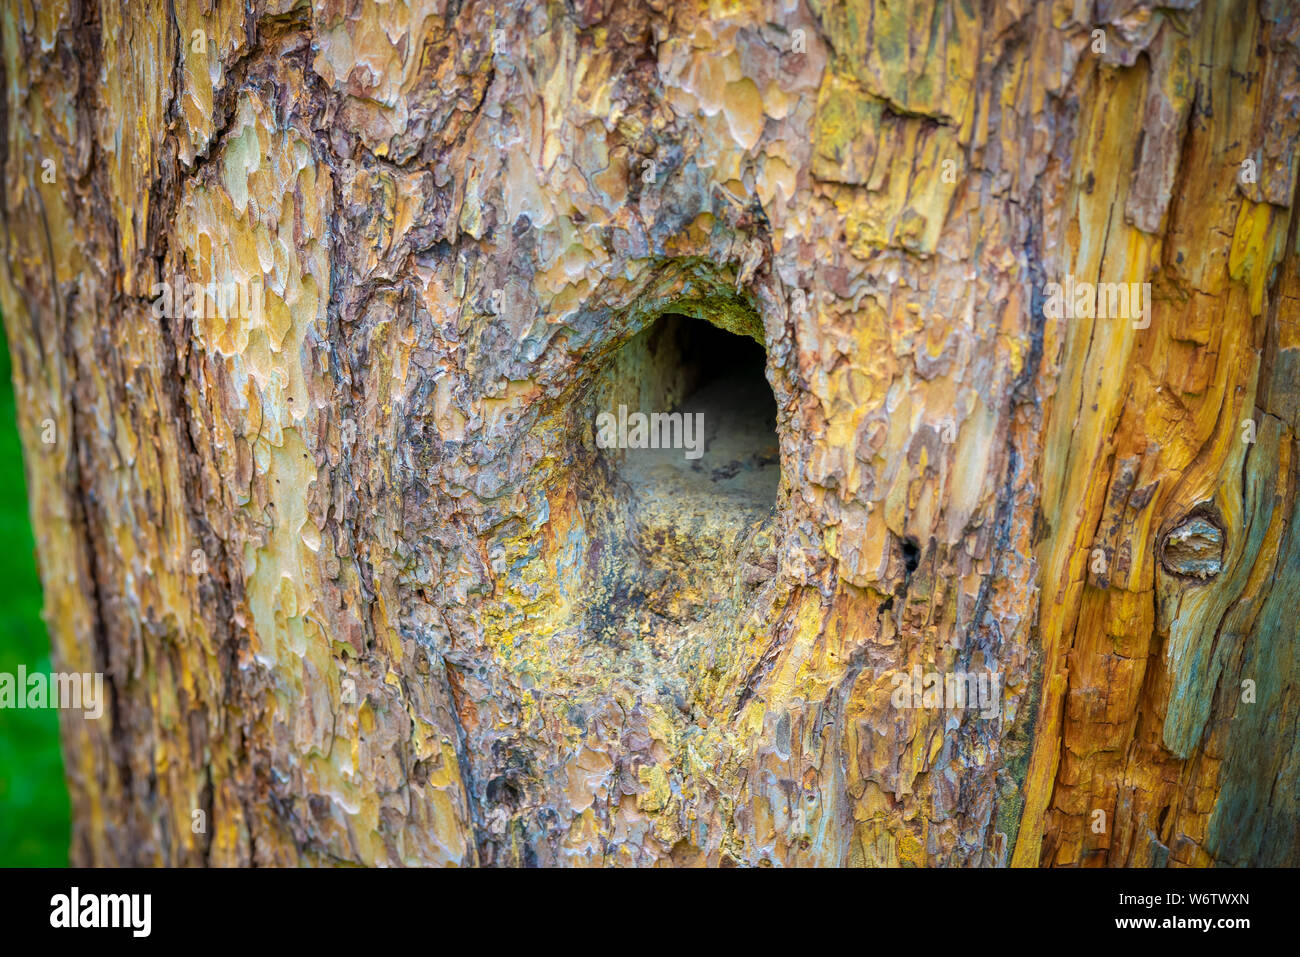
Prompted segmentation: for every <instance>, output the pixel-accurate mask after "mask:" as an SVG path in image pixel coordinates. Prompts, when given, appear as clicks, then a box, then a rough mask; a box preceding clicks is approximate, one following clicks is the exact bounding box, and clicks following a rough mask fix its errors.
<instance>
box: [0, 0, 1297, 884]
mask: <svg viewBox="0 0 1300 957" xmlns="http://www.w3.org/2000/svg"><path fill="white" fill-rule="evenodd" d="M1076 8H1078V9H1076ZM1090 8H1095V9H1090ZM3 30H4V34H3V37H4V43H3V52H4V55H3V69H4V76H3V81H4V82H3V88H4V92H5V101H4V102H5V106H4V110H5V112H4V115H3V124H2V125H3V131H4V137H3V142H4V149H3V152H2V153H0V164H2V168H3V171H4V186H5V192H4V203H3V215H4V224H3V226H4V237H5V242H6V247H7V257H6V259H7V270H6V273H5V276H4V278H3V281H0V307H2V308H3V311H4V318H5V323H6V329H7V332H8V334H9V340H10V343H11V348H12V350H13V355H14V369H15V372H14V377H15V388H16V390H17V392H16V394H17V396H18V399H19V403H20V409H21V412H20V417H21V422H20V427H21V429H22V432H23V435H24V441H25V447H26V451H27V466H28V474H29V487H30V488H31V490H32V492H31V494H32V505H31V507H32V516H33V521H34V524H35V527H36V534H37V538H38V542H39V549H40V559H41V571H42V579H43V582H44V586H45V596H46V614H47V620H48V623H49V627H50V632H51V638H52V642H53V645H54V653H55V658H56V662H57V667H60V668H63V669H66V670H77V671H96V670H98V671H103V672H104V673H105V674H106V676H107V678H108V684H109V689H110V696H111V707H110V708H109V710H108V712H107V713H106V714H105V716H104V718H102V719H101V720H99V721H87V720H83V719H81V718H80V717H79V716H76V715H74V714H72V713H65V714H64V716H63V736H64V741H63V745H64V750H65V754H66V756H67V765H68V773H69V777H70V783H71V788H72V799H73V807H74V814H75V818H76V825H75V835H74V848H73V853H74V859H75V860H76V861H77V862H78V863H83V864H92V863H93V864H132V863H137V864H155V863H177V864H181V863H183V864H197V863H210V864H217V865H231V864H246V863H251V862H257V863H262V864H272V863H274V864H295V863H332V862H358V863H385V864H435V863H454V864H518V863H538V864H602V863H603V864H700V863H704V864H722V863H741V864H763V863H773V864H787V865H800V864H855V865H905V866H917V865H986V866H987V865H1002V864H1012V863H1014V864H1018V865H1025V866H1034V865H1039V864H1043V865H1075V864H1082V865H1101V864H1109V865H1124V864H1134V865H1137V864H1143V865H1147V864H1152V865H1164V864H1169V865H1174V864H1187V865H1208V864H1212V863H1225V864H1247V863H1254V864H1281V863H1290V864H1295V863H1300V835H1298V834H1297V830H1296V829H1297V827H1298V826H1300V825H1298V824H1297V822H1298V821H1300V814H1298V813H1297V812H1298V811H1300V808H1298V807H1297V801H1298V800H1300V797H1298V796H1297V787H1298V783H1300V768H1298V767H1297V762H1298V761H1300V747H1297V743H1296V739H1295V734H1294V728H1295V725H1296V719H1297V713H1298V707H1300V701H1298V700H1297V699H1298V696H1300V681H1297V680H1296V678H1297V677H1300V661H1297V652H1296V645H1295V640H1294V639H1295V626H1294V623H1293V622H1294V618H1293V615H1292V613H1291V612H1292V609H1293V608H1294V607H1295V605H1296V603H1297V600H1298V599H1300V528H1297V521H1300V520H1298V519H1297V517H1296V515H1297V512H1296V509H1295V497H1296V490H1297V477H1298V476H1300V458H1298V456H1297V449H1296V431H1297V428H1300V388H1298V387H1297V371H1298V366H1300V358H1298V357H1300V335H1298V334H1297V329H1298V328H1300V323H1298V322H1297V309H1296V302H1297V301H1298V300H1300V268H1298V266H1300V260H1298V259H1297V237H1296V234H1295V226H1294V223H1293V220H1292V207H1293V201H1294V194H1295V180H1296V166H1295V145H1296V138H1297V132H1298V131H1300V115H1298V111H1300V108H1298V107H1297V104H1300V96H1297V94H1298V93H1300V77H1298V76H1297V71H1300V51H1298V50H1297V37H1298V35H1300V13H1298V12H1297V11H1296V10H1294V9H1293V8H1292V7H1291V6H1290V5H1289V4H1287V3H1286V2H1284V0H1202V2H1199V3H1198V2H1196V0H1180V2H1177V3H1169V2H1167V3H1165V4H1164V5H1160V6H1159V7H1157V5H1155V4H1154V3H1150V2H1141V0H1117V2H1107V3H1099V4H1095V5H1090V4H1072V3H1066V2H1042V3H1033V2H1028V0H1026V2H1019V3H1005V2H992V0H988V2H974V0H970V2H963V0H915V2H912V3H892V2H891V3H886V2H885V0H851V2H837V3H830V2H823V0H808V2H807V3H806V4H805V3H802V2H798V0H789V2H787V0H779V2H778V0H773V2H735V3H728V4H710V5H688V4H675V3H669V2H665V0H643V2H631V3H611V2H605V0H572V2H566V3H560V2H556V3H550V4H546V5H536V4H525V3H517V2H506V0H501V2H497V3H490V2H476V0H465V2H463V3H452V2H449V0H405V2H400V3H382V4H381V3H376V2H372V0H358V2H350V3H346V4H345V3H338V2H328V3H319V4H311V5H309V4H306V3H296V2H292V0H254V2H252V3H249V4H247V5H245V4H244V3H233V2H228V0H212V2H211V3H209V4H204V5H197V4H196V5H189V4H179V5H178V4H176V3H174V2H171V0H168V2H162V0H138V2H137V0H130V2H117V3H107V4H102V3H98V2H90V3H83V2H72V3H68V2H50V3H40V4H35V5H33V4H20V3H17V2H16V0H11V2H9V3H7V4H6V9H5V17H4V24H3ZM47 160H49V161H50V162H48V163H47V162H46V161H47ZM178 277H179V279H178ZM164 282H166V283H170V284H171V285H172V286H177V285H179V286H181V287H182V288H184V287H185V285H186V284H187V283H195V284H207V283H214V284H217V285H216V286H215V287H214V291H213V293H212V294H210V295H209V296H208V297H207V298H208V300H209V301H207V303H206V306H205V307H204V308H202V309H200V310H196V311H195V312H194V313H191V312H190V311H189V310H188V309H187V308H183V307H175V304H174V303H173V308H167V307H166V306H165V305H163V306H159V294H160V288H159V287H158V286H157V285H156V284H159V283H164ZM227 283H230V284H233V285H232V286H231V287H230V288H231V289H233V290H236V291H237V292H238V293H242V294H243V295H244V297H245V298H246V300H247V301H248V306H249V307H248V308H247V309H244V308H240V306H239V297H238V295H236V296H234V297H233V298H232V301H231V303H230V304H231V305H232V307H233V308H232V309H227V310H225V314H222V312H221V310H219V309H218V308H217V304H216V303H214V302H212V301H210V300H211V299H219V298H220V292H221V289H222V287H223V285H224V284H227ZM1084 283H1092V284H1097V283H1102V284H1110V285H1112V286H1113V287H1114V288H1112V289H1111V290H1109V291H1110V292H1111V293H1113V294H1114V297H1115V298H1114V300H1113V301H1111V302H1108V301H1107V299H1106V296H1105V295H1104V294H1103V295H1102V296H1101V297H1100V302H1101V304H1102V313H1103V314H1104V315H1102V316H1101V317H1098V314H1097V310H1096V309H1095V308H1094V309H1085V308H1080V307H1079V306H1080V303H1082V302H1083V300H1080V301H1078V302H1076V300H1075V299H1074V297H1073V296H1072V295H1071V296H1069V297H1068V301H1067V297H1066V295H1065V294H1064V293H1062V294H1059V295H1054V291H1055V292H1056V293H1060V292H1061V289H1066V290H1076V289H1077V288H1078V285H1079V284H1084ZM1144 283H1150V286H1149V288H1148V289H1144V288H1143V285H1142V284H1144ZM1118 284H1124V286H1123V289H1122V290H1121V289H1120V287H1119V285H1118ZM1129 284H1135V285H1134V286H1133V287H1130V286H1129ZM1058 287H1060V288H1058ZM1121 291H1122V292H1123V293H1124V297H1123V299H1121V298H1120V297H1119V293H1120V292H1121ZM1130 291H1131V292H1132V293H1133V295H1132V296H1130V295H1129V294H1130ZM1139 295H1140V296H1141V299H1140V302H1141V304H1142V307H1141V308H1139V307H1138V302H1139V300H1138V298H1137V296H1139ZM1085 299H1087V300H1088V303H1090V304H1092V305H1094V306H1095V305H1097V302H1095V301H1093V300H1092V299H1090V298H1089V297H1086V296H1085ZM183 301H184V300H183ZM1116 303H1119V304H1120V312H1121V313H1122V314H1121V315H1119V316H1118V317H1116V316H1113V313H1108V309H1109V308H1110V306H1114V305H1115V304H1116ZM185 304H186V306H188V305H189V303H188V302H186V303H185ZM159 312H162V313H164V314H163V315H159V314H158V313H159ZM232 312H233V314H231V313H232ZM669 314H672V315H681V316H685V317H688V319H689V321H693V322H710V323H712V324H714V325H716V326H718V327H720V328H722V329H725V330H727V331H729V332H730V333H735V334H737V335H740V336H747V337H749V338H751V339H753V340H755V341H758V342H760V343H761V344H762V346H763V348H764V350H765V355H766V381H767V383H768V386H769V387H770V390H771V393H772V396H773V398H774V400H775V405H776V429H775V442H774V444H776V445H778V446H779V448H778V452H779V455H776V454H770V453H768V452H766V451H764V450H761V449H757V448H756V449H755V453H754V456H753V457H752V459H747V460H746V461H745V463H741V464H740V465H737V464H736V463H732V466H733V467H732V468H727V469H722V470H720V471H719V472H717V473H716V474H714V475H713V477H712V478H708V479H707V481H697V480H698V476H697V475H695V474H693V473H691V472H690V470H689V469H688V468H685V467H684V468H683V469H681V470H679V471H673V469H674V468H676V467H675V466H673V465H672V464H671V463H668V464H666V465H664V467H665V468H667V471H664V470H663V469H660V468H659V465H661V464H664V463H659V464H654V466H653V468H652V467H651V465H647V464H646V463H647V461H648V460H645V459H640V460H637V461H638V462H639V463H641V464H640V465H628V462H630V461H631V459H632V456H631V455H630V454H629V455H628V456H621V455H618V454H613V453H611V454H605V453H603V452H601V451H600V450H599V449H598V448H597V446H596V444H595V443H594V441H593V434H594V430H595V423H594V418H595V415H596V414H597V413H598V412H599V411H600V410H601V409H604V408H607V407H611V408H612V407H616V406H617V405H618V404H619V401H621V399H622V398H624V397H626V398H627V399H628V402H629V403H631V402H632V401H633V399H635V401H638V402H641V401H655V402H663V403H664V404H668V403H669V402H670V401H675V397H680V396H681V395H683V394H685V392H686V391H688V389H687V386H686V384H685V383H686V382H687V380H688V379H690V378H691V376H693V375H695V373H694V372H692V371H691V370H690V369H689V368H687V366H686V365H685V364H682V363H680V362H679V361H678V360H679V355H678V353H677V352H673V351H672V350H673V349H679V348H682V347H681V346H680V344H678V345H673V344H672V343H670V342H668V338H667V334H666V333H664V332H663V331H662V330H663V329H664V328H667V326H665V325H664V324H663V322H662V321H661V317H663V316H665V315H669ZM673 321H676V320H673ZM656 323H659V325H656ZM656 329H657V330H659V331H656ZM656 337H657V338H656ZM725 400H726V396H725V395H723V396H722V397H721V398H720V399H719V400H718V401H719V402H721V404H713V405H709V406H708V408H709V410H710V411H709V412H708V413H706V415H707V416H713V415H715V414H719V412H720V414H721V415H722V416H723V418H724V420H725V421H724V422H723V423H722V424H721V427H722V428H724V429H725V428H726V427H727V426H728V424H730V425H732V426H733V427H735V429H736V431H734V432H733V433H730V434H729V435H728V436H727V438H728V439H729V440H732V441H734V442H739V439H738V438H737V435H739V433H740V432H741V431H744V434H745V435H746V436H748V435H750V434H751V431H753V433H754V434H757V431H761V429H760V425H759V424H755V423H759V422H760V419H761V417H759V418H754V417H748V418H747V417H745V416H746V414H747V413H748V412H750V411H753V409H752V408H749V406H748V405H747V406H746V407H745V408H740V407H737V406H736V404H735V403H732V404H731V405H728V404H727V403H726V401H725ZM701 401H703V400H701ZM710 401H711V402H712V401H713V400H712V399H711V400H710ZM757 404H761V403H757ZM732 415H734V416H735V420H734V421H733V420H732V419H731V418H729V416H732ZM742 419H743V421H744V422H745V423H747V424H746V425H745V427H744V429H743V430H742V429H740V427H739V425H737V423H739V422H741V421H742ZM709 421H712V419H711V418H710V419H709ZM751 427H752V428H751ZM51 432H52V435H53V439H54V440H53V441H52V442H49V443H47V442H44V441H43V440H42V439H43V433H45V434H50V433H51ZM745 441H749V440H748V439H746V440H745ZM718 448H719V449H720V450H722V446H721V445H719V447H718ZM723 451H725V450H723ZM723 451H719V452H718V454H723ZM726 454H731V452H726ZM736 454H739V453H736ZM777 458H779V471H780V482H779V490H778V491H777V493H776V500H775V508H774V509H767V507H766V504H767V502H768V499H765V498H764V497H763V496H764V495H768V494H770V490H769V489H768V487H767V486H765V485H764V484H763V482H764V480H763V479H762V476H763V475H765V474H770V473H768V472H764V469H768V468H769V467H774V465H775V459H777ZM652 464H653V463H652ZM625 466H626V467H625ZM742 466H743V469H744V470H746V471H745V473H744V474H743V475H741V477H740V479H739V480H735V475H736V474H738V473H737V472H736V471H735V469H736V468H740V467H742ZM638 468H642V471H637V469H638ZM719 476H721V477H719ZM706 478H707V476H706ZM714 479H716V481H714ZM733 480H734V481H733ZM719 483H721V484H719ZM727 483H731V484H730V485H728V484H727ZM719 489H721V490H724V491H726V490H730V492H735V495H734V496H733V497H731V498H727V497H725V496H723V495H721V492H717V490H719ZM715 492H717V494H716V495H715ZM730 492H728V494H730ZM742 500H743V501H742ZM737 503H741V504H737ZM914 669H915V672H916V673H931V672H934V673H940V674H959V675H965V674H976V675H983V674H987V673H988V672H989V671H990V670H991V671H993V672H996V673H997V674H998V675H999V676H1000V681H1001V685H1000V689H999V696H998V700H997V708H996V712H997V713H996V714H995V715H982V714H981V713H980V712H979V711H978V710H975V709H973V708H970V707H965V708H959V707H944V708H930V707H920V708H917V707H900V706H898V703H897V701H896V700H894V699H895V694H894V692H895V691H896V689H897V687H898V684H899V680H900V679H901V678H904V677H907V676H910V675H912V674H913V673H914ZM1247 681H1249V682H1253V683H1254V686H1253V698H1252V696H1251V695H1250V694H1243V682H1247ZM1247 698H1249V699H1251V700H1245V699H1247ZM196 812H202V814H196ZM1098 812H1102V813H1101V815H1099V814H1098ZM196 821H202V822H203V827H201V828H198V827H196V826H195V823H194V822H196ZM1099 822H1100V827H1099V826H1098V825H1099Z"/></svg>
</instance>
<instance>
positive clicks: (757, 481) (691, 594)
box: [571, 314, 781, 697]
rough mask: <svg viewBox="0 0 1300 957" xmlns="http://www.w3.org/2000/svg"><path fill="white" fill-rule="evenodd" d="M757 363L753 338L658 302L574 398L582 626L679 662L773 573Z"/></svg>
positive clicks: (773, 476) (763, 384)
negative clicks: (584, 577) (582, 546)
mask: <svg viewBox="0 0 1300 957" xmlns="http://www.w3.org/2000/svg"><path fill="white" fill-rule="evenodd" d="M765 365H766V353H765V352H764V349H763V347H762V346H761V345H759V344H758V343H757V342H755V341H754V340H753V339H751V338H748V337H746V336H740V335H736V334H734V333H731V332H728V331H726V330H723V329H720V328H718V327H717V326H714V325H712V324H711V323H709V322H707V321H705V320H702V319H695V318H689V317H686V316H681V315H676V314H667V315H664V316H661V317H660V318H659V319H658V320H657V321H656V322H655V323H653V324H652V325H651V326H650V327H648V328H647V329H645V330H643V331H642V332H640V333H638V334H637V335H636V336H634V337H633V338H632V339H630V340H629V341H628V342H627V343H626V344H625V345H623V346H622V347H621V348H620V349H619V350H618V351H617V352H616V353H615V354H614V355H613V356H612V357H611V358H610V360H609V362H608V363H607V364H606V366H605V367H604V369H602V371H601V372H600V374H599V375H598V376H597V378H596V380H595V381H594V382H593V384H592V386H591V388H590V389H589V390H588V392H587V394H586V396H585V397H584V398H583V399H581V400H580V401H579V402H578V403H577V405H576V406H575V407H574V409H573V413H572V414H573V416H574V418H573V419H572V420H571V421H572V423H573V425H572V427H573V429H574V439H575V444H574V446H573V449H574V455H575V462H574V468H573V471H572V474H573V475H574V477H575V480H576V482H577V485H578V489H579V497H580V499H581V501H582V503H583V504H582V510H583V513H584V516H585V525H586V527H587V529H588V534H589V535H590V543H591V547H590V549H589V551H588V563H589V565H588V567H589V569H590V572H591V573H592V575H593V578H592V579H590V580H588V583H587V586H586V588H585V601H584V605H585V607H586V624H585V626H584V630H585V631H586V632H587V633H588V634H589V635H593V636H596V637H599V638H601V639H603V640H606V641H616V642H618V643H620V644H624V645H626V647H627V648H628V649H629V650H630V649H633V648H642V649H643V650H644V651H646V652H647V653H651V654H653V655H654V656H655V657H660V656H666V657H676V658H677V660H678V661H679V663H680V662H681V661H682V660H683V658H682V656H689V655H690V650H691V648H693V647H694V648H698V649H704V648H705V647H707V646H708V645H709V644H710V643H711V642H712V641H713V640H714V639H716V637H717V636H718V635H719V634H722V633H725V632H729V631H730V630H732V629H734V627H735V622H736V618H737V617H738V615H739V613H740V612H739V610H740V608H741V607H742V606H743V605H744V604H745V603H746V602H747V601H748V599H749V597H750V596H752V595H753V594H754V591H755V590H756V589H759V588H761V587H763V585H764V584H765V583H766V582H768V581H770V580H771V579H772V578H773V577H774V575H775V571H776V563H775V559H774V555H773V547H772V524H773V516H774V514H775V505H776V501H777V491H778V488H779V486H780V476H781V465H780V451H779V449H780V447H779V442H778V439H777V432H776V422H777V410H776V400H775V398H774V397H773V394H772V389H771V387H770V386H769V385H768V382H767V379H766V376H765V374H764V369H765ZM709 622H712V624H710V623H709ZM638 654H639V653H638ZM679 690H680V691H683V692H685V689H679ZM687 696H688V697H689V694H688V695H687Z"/></svg>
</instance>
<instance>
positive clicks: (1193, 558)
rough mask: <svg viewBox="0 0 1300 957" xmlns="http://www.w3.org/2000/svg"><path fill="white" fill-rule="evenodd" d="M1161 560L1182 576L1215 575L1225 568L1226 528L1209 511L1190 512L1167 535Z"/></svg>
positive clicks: (1167, 568) (1203, 577)
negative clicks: (1193, 513) (1218, 523)
mask: <svg viewBox="0 0 1300 957" xmlns="http://www.w3.org/2000/svg"><path fill="white" fill-rule="evenodd" d="M1160 562H1161V564H1162V565H1164V567H1165V571H1167V572H1169V574H1171V575H1177V576H1179V577H1180V578H1190V579H1193V580H1195V581H1208V580H1209V579H1211V578H1214V577H1215V576H1216V575H1218V574H1219V572H1221V571H1222V570H1223V529H1221V528H1220V527H1219V526H1218V525H1216V524H1215V523H1214V522H1213V521H1212V520H1211V519H1210V517H1209V516H1207V515H1203V514H1195V515H1190V516H1188V517H1187V518H1185V519H1183V521H1182V522H1181V523H1180V524H1179V525H1178V526H1177V527H1175V528H1174V529H1173V530H1172V531H1170V532H1169V534H1168V535H1166V536H1165V542H1164V547H1163V548H1162V549H1161V551H1160Z"/></svg>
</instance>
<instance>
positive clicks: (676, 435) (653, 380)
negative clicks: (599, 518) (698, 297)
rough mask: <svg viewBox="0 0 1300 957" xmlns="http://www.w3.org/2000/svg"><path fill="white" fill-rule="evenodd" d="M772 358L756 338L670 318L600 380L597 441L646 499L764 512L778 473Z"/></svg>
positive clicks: (733, 514)
mask: <svg viewBox="0 0 1300 957" xmlns="http://www.w3.org/2000/svg"><path fill="white" fill-rule="evenodd" d="M765 364H766V354H765V353H764V351H763V347H762V346H760V345H759V344H758V343H756V342H754V341H753V340H752V339H749V338H747V337H744V336H738V335H735V334H733V333H730V332H727V331H725V330H723V329H719V328H718V327H717V326H714V325H712V324H711V323H708V322H705V321H703V320H700V319H691V318H687V317H685V316H679V315H673V314H669V315H666V316H663V317H662V318H661V319H660V320H659V321H658V322H656V323H655V324H654V326H652V327H651V328H650V329H649V330H647V331H646V332H643V333H642V334H640V335H638V336H636V337H635V338H633V339H632V341H631V342H629V343H628V344H627V345H626V346H624V347H623V349H622V350H621V351H620V353H619V354H618V356H617V357H616V359H615V361H614V363H613V364H612V366H611V367H610V369H609V370H608V371H607V373H606V375H605V377H604V378H603V380H602V382H601V383H600V385H599V386H598V387H597V396H596V399H597V403H596V404H597V407H598V410H597V416H596V426H597V427H596V436H595V438H596V446H597V448H599V449H600V453H601V455H602V456H603V457H604V458H605V460H606V462H607V463H608V465H609V466H610V467H611V468H612V469H613V470H614V471H615V472H616V473H617V474H618V475H619V476H620V477H621V478H622V480H623V481H624V482H626V484H627V485H628V488H629V490H630V492H631V493H632V494H633V495H634V496H635V497H636V498H637V499H639V500H640V501H641V503H642V504H643V505H647V506H655V505H657V506H659V507H661V508H664V509H666V510H669V511H678V512H679V511H681V510H682V509H684V508H686V509H689V508H703V509H720V510H722V511H723V512H725V513H726V517H729V518H730V519H732V520H734V521H739V522H742V523H746V524H747V523H750V522H752V521H755V520H757V519H760V518H762V517H763V516H765V515H766V514H768V513H769V512H770V511H771V510H772V508H773V506H774V505H775V504H776V493H777V488H778V486H779V484H780V478H781V469H780V456H779V447H778V443H777V436H776V400H775V399H774V398H773V396H772V389H771V387H769V386H768V384H767V379H766V378H765V376H764V373H763V369H764V366H765ZM719 517H722V516H721V515H720V516H719Z"/></svg>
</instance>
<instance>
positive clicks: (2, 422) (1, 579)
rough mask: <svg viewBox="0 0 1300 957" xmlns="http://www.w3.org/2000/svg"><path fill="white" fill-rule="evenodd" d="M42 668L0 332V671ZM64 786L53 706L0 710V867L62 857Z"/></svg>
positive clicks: (43, 642) (41, 634)
mask: <svg viewBox="0 0 1300 957" xmlns="http://www.w3.org/2000/svg"><path fill="white" fill-rule="evenodd" d="M19 665H26V666H27V671H28V672H29V673H30V672H33V671H43V672H46V673H48V672H49V671H50V670H51V669H50V641H49V637H48V635H47V634H46V631H45V624H44V622H42V621H41V583H40V580H39V579H38V578H37V575H36V552H35V544H34V542H33V541H32V529H31V524H30V522H29V520H28V514H27V483H26V480H25V479H24V476H23V454H22V446H21V444H20V443H19V440H18V428H17V424H16V419H15V416H14V393H13V385H12V380H11V378H10V366H9V347H8V344H7V343H5V342H4V339H3V336H0V672H8V673H10V674H14V673H15V672H17V670H18V666H19ZM69 821H70V817H69V809H68V788H67V784H66V783H65V782H64V780H63V756H62V754H61V753H60V752H59V718H58V712H57V711H55V710H54V709H53V708H46V709H40V710H26V709H23V710H17V709H13V708H0V866H5V867H19V866H22V867H52V866H60V865H65V864H67V862H68V837H69V833H70V832H69V827H70V825H69Z"/></svg>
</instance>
